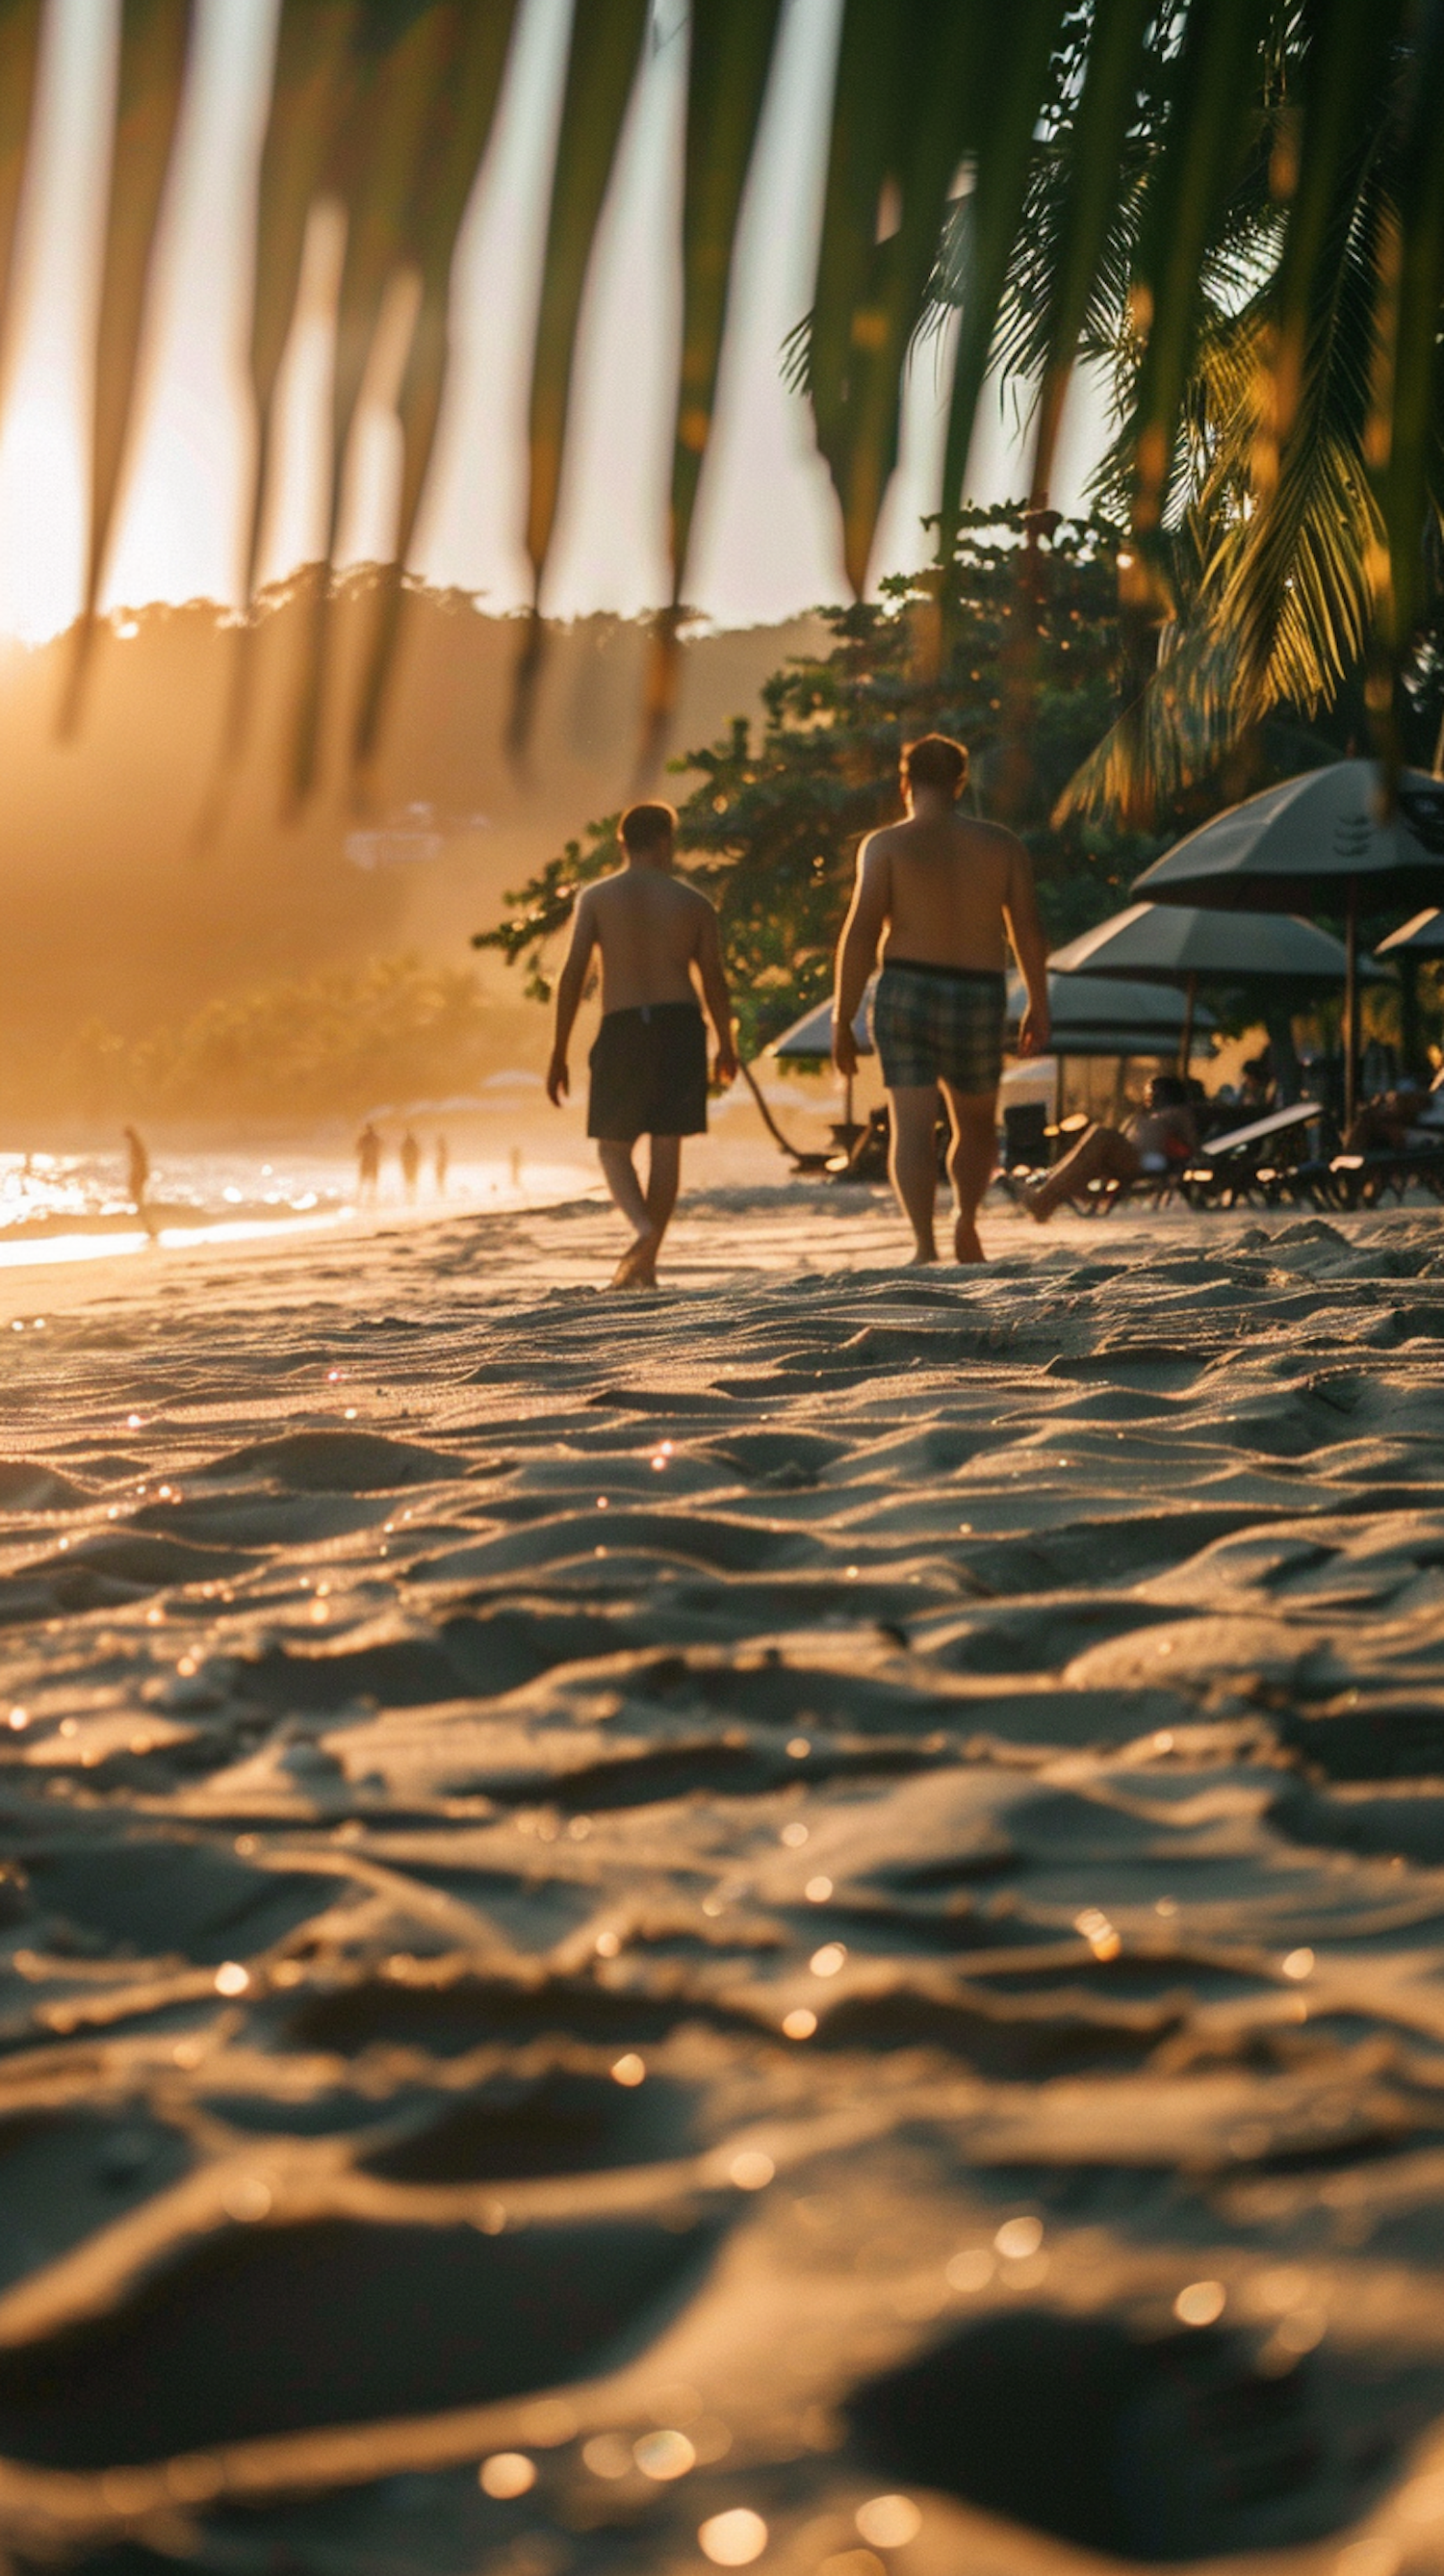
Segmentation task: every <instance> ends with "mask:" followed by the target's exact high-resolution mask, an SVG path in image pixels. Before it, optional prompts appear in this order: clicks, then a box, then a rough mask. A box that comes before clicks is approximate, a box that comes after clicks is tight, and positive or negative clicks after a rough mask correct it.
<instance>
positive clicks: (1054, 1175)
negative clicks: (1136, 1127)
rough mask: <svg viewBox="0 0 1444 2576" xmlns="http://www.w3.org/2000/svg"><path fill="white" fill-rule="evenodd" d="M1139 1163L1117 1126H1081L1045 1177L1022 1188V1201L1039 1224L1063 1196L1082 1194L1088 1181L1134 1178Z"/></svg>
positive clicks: (1071, 1197)
mask: <svg viewBox="0 0 1444 2576" xmlns="http://www.w3.org/2000/svg"><path fill="white" fill-rule="evenodd" d="M1142 1169H1143V1166H1142V1164H1141V1163H1140V1161H1139V1159H1138V1148H1137V1146H1136V1145H1135V1144H1134V1143H1133V1142H1132V1140H1131V1138H1129V1137H1127V1136H1125V1135H1123V1134H1122V1133H1121V1131H1120V1130H1119V1129H1118V1128H1117V1127H1104V1126H1101V1125H1100V1126H1097V1127H1085V1129H1084V1131H1083V1133H1082V1135H1081V1136H1080V1137H1079V1139H1078V1142H1077V1144H1076V1145H1075V1146H1074V1147H1073V1150H1072V1152H1071V1153H1070V1154H1065V1155H1064V1157H1063V1160H1062V1162H1061V1163H1055V1164H1054V1166H1053V1169H1052V1170H1051V1172H1050V1173H1049V1174H1048V1177H1047V1179H1046V1180H1043V1181H1035V1182H1034V1184H1033V1186H1032V1188H1031V1189H1028V1190H1025V1191H1024V1192H1023V1205H1024V1207H1025V1208H1026V1209H1027V1211H1028V1214H1029V1215H1030V1216H1035V1217H1036V1218H1037V1220H1038V1223H1039V1224H1040V1225H1046V1223H1047V1221H1048V1219H1049V1217H1050V1216H1051V1215H1052V1213H1053V1210H1054V1209H1055V1208H1057V1207H1061V1206H1062V1205H1063V1202H1064V1200H1065V1199H1074V1198H1080V1199H1081V1198H1082V1197H1083V1196H1084V1195H1085V1193H1086V1191H1087V1188H1088V1184H1089V1182H1090V1181H1095V1180H1103V1181H1122V1182H1128V1181H1136V1180H1137V1178H1138V1175H1139V1173H1140V1172H1141V1171H1142Z"/></svg>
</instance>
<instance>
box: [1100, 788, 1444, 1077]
mask: <svg viewBox="0 0 1444 2576" xmlns="http://www.w3.org/2000/svg"><path fill="white" fill-rule="evenodd" d="M1380 796H1381V779H1380V772H1379V770H1378V767H1377V765H1376V764H1375V763H1374V762H1373V761H1371V760H1339V761H1334V762H1333V763H1332V764H1331V765H1330V766H1329V767H1328V768H1326V769H1310V770H1306V771H1305V772H1304V773H1303V775H1302V776H1301V777H1298V778H1286V779H1284V780H1283V782H1282V784H1281V785H1279V786H1277V787H1266V788H1264V789H1263V791H1262V793H1261V794H1260V795H1257V796H1249V797H1247V798H1246V799H1245V800H1244V802H1243V804H1241V805H1231V806H1230V807H1229V808H1228V809H1227V811H1226V812H1225V813H1222V814H1216V815H1215V816H1214V818H1213V821H1212V822H1211V823H1205V824H1204V825H1203V826H1202V828H1201V829H1200V830H1199V831H1197V832H1190V833H1189V835H1188V837H1187V838H1186V839H1185V840H1182V841H1180V842H1179V843H1178V845H1177V847H1176V849H1172V850H1168V851H1166V852H1165V854H1164V856H1163V857H1162V858H1161V859H1155V860H1154V863H1153V865H1152V867H1151V868H1145V870H1144V872H1143V874H1142V876H1141V877H1140V878H1139V880H1138V883H1137V885H1136V886H1135V887H1134V889H1133V891H1134V893H1135V895H1138V896H1142V897H1151V898H1153V899H1154V900H1156V901H1157V902H1159V903H1169V904H1173V903H1177V904H1197V905H1200V906H1202V907H1205V908H1206V909H1208V910H1210V911H1213V910H1219V911H1223V912H1254V913H1259V912H1288V911H1293V910H1295V909H1297V908H1301V909H1303V910H1304V911H1306V912H1332V911H1335V910H1340V911H1342V912H1343V914H1344V917H1345V922H1346V925H1347V927H1346V935H1345V941H1344V948H1345V974H1344V1075H1345V1080H1344V1102H1345V1115H1346V1117H1349V1118H1352V1116H1353V1114H1354V1105H1355V1101H1356V1099H1357V1095H1358V1083H1359V964H1358V961H1359V914H1360V912H1361V911H1370V912H1376V911H1378V910H1379V909H1380V908H1381V907H1382V906H1383V905H1386V904H1391V903H1397V902H1399V901H1401V900H1404V899H1407V897H1408V896H1409V895H1411V894H1412V895H1414V896H1415V897H1416V898H1419V899H1425V898H1427V897H1428V896H1430V895H1437V896H1439V897H1440V898H1441V899H1444V781H1441V780H1439V779H1437V778H1429V777H1426V776H1425V775H1424V773H1423V772H1422V771H1421V770H1413V769H1406V770H1405V771H1404V772H1403V773H1402V775H1401V777H1400V779H1399V782H1398V791H1397V803H1396V806H1395V810H1394V811H1393V813H1392V814H1390V815H1389V816H1388V817H1387V818H1386V819H1382V818H1381V815H1380V810H1379V808H1380Z"/></svg>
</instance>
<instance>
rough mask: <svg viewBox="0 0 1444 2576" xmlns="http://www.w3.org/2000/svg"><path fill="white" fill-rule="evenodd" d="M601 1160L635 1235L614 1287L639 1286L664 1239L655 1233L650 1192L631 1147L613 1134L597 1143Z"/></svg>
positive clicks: (617, 1203)
mask: <svg viewBox="0 0 1444 2576" xmlns="http://www.w3.org/2000/svg"><path fill="white" fill-rule="evenodd" d="M597 1160H598V1162H599V1163H600V1164H601V1167H602V1178H603V1180H604V1181H605V1182H606V1185H607V1187H608V1189H609V1190H610V1191H611V1194H612V1199H613V1203H614V1204H615V1206H616V1207H618V1208H619V1209H620V1210H621V1213H622V1215H623V1216H624V1217H625V1218H626V1220H627V1223H628V1225H629V1226H630V1227H631V1229H632V1235H633V1240H632V1242H631V1243H630V1244H629V1245H628V1247H627V1249H626V1251H625V1252H624V1253H623V1255H622V1258H621V1260H620V1261H619V1262H618V1264H617V1267H616V1269H615V1270H614V1271H613V1273H612V1286H613V1287H614V1288H631V1287H635V1286H636V1284H637V1280H638V1274H639V1270H640V1271H641V1272H643V1273H645V1270H646V1268H647V1265H648V1263H649V1262H650V1263H655V1261H656V1258H657V1244H658V1242H659V1241H660V1240H661V1238H660V1236H656V1237H654V1235H653V1230H652V1217H651V1211H650V1209H649V1208H648V1205H647V1197H646V1192H645V1191H644V1190H643V1188H642V1184H641V1182H640V1180H639V1179H638V1177H637V1167H636V1165H635V1163H634V1162H633V1160H632V1148H631V1146H630V1145H622V1144H618V1143H616V1142H614V1141H613V1139H612V1138H611V1137H609V1136H604V1137H601V1138H600V1139H599V1140H598V1144H597Z"/></svg>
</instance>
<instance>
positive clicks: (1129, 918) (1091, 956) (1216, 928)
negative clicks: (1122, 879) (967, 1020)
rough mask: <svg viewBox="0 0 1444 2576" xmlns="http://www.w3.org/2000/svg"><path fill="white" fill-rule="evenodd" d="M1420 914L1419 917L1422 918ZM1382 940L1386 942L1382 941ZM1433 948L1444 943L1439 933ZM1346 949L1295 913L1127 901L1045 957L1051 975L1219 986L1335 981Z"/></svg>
mask: <svg viewBox="0 0 1444 2576" xmlns="http://www.w3.org/2000/svg"><path fill="white" fill-rule="evenodd" d="M1421 917H1422V916H1421ZM1386 944H1389V943H1386ZM1439 945H1440V946H1441V947H1444V936H1441V938H1440V941H1439ZM1347 963H1348V952H1347V950H1346V949H1345V947H1344V943H1343V941H1342V939H1335V938H1334V937H1333V936H1332V934H1331V933H1330V932H1329V931H1327V930H1317V929H1315V927H1314V924H1313V923H1312V922H1311V921H1300V919H1299V917H1298V915H1297V913H1290V912H1264V913H1250V914H1249V916H1248V918H1247V919H1246V920H1245V919H1244V918H1243V917H1242V916H1241V915H1239V914H1238V913H1232V912H1206V911H1204V910H1203V909H1201V907H1200V906H1199V905H1197V904H1182V903H1134V904H1130V905H1129V907H1128V910H1127V911H1126V912H1115V913H1114V914H1113V916H1112V918H1111V920H1108V921H1101V922H1100V923H1099V924H1098V927H1097V929H1096V930H1085V931H1084V933H1083V936H1082V938H1081V939H1070V940H1069V942H1068V945H1067V947H1066V948H1055V949H1054V951H1053V954H1052V956H1051V957H1050V958H1049V960H1048V964H1049V967H1050V969H1051V971H1052V972H1053V973H1054V974H1055V975H1092V976H1097V975H1119V976H1131V977H1137V978H1140V979H1141V980H1142V981H1143V982H1144V983H1148V984H1158V983H1179V984H1182V985H1184V986H1185V987H1186V986H1187V985H1188V984H1189V983H1190V982H1191V981H1193V980H1194V979H1198V980H1199V981H1208V982H1211V983H1219V984H1247V983H1255V982H1263V983H1274V982H1277V981H1281V980H1282V979H1283V978H1284V977H1288V978H1289V979H1290V980H1291V981H1292V982H1294V983H1296V984H1324V985H1333V984H1342V982H1343V980H1344V971H1345V968H1346V966H1347ZM1359 971H1360V973H1361V974H1362V975H1364V976H1366V977H1368V978H1370V979H1372V980H1375V981H1382V980H1383V979H1384V976H1385V969H1384V968H1383V967H1381V966H1376V965H1375V964H1374V963H1373V961H1372V959H1370V958H1367V957H1366V958H1361V959H1360V961H1359Z"/></svg>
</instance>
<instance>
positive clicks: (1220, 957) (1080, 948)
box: [1048, 903, 1387, 1070]
mask: <svg viewBox="0 0 1444 2576" xmlns="http://www.w3.org/2000/svg"><path fill="white" fill-rule="evenodd" d="M1048 966H1049V970H1050V972H1051V973H1053V974H1056V975H1088V976H1102V975H1109V976H1115V977H1122V978H1130V977H1131V978H1134V979H1137V980H1139V981H1141V982H1144V983H1150V984H1156V983H1161V982H1168V983H1171V984H1176V985H1178V986H1180V987H1181V989H1182V991H1183V993H1184V995H1185V998H1186V1004H1187V1007H1186V1010H1185V1013H1184V1023H1183V1039H1182V1043H1181V1045H1180V1049H1179V1064H1180V1070H1182V1069H1183V1067H1185V1066H1186V1065H1187V1062H1188V1057H1189V1054H1190V1053H1191V1051H1192V1037H1193V1023H1194V1016H1195V1013H1196V1010H1197V1005H1198V988H1199V985H1200V984H1201V983H1205V982H1207V983H1219V984H1253V983H1258V984H1275V983H1279V982H1282V981H1283V980H1284V979H1285V978H1286V979H1287V980H1288V981H1289V982H1291V983H1294V984H1315V985H1319V986H1324V987H1328V986H1332V985H1335V984H1342V983H1344V982H1345V981H1346V979H1347V975H1348V951H1347V949H1346V948H1345V946H1344V943H1343V941H1342V940H1341V939H1335V938H1334V937H1333V936H1332V934H1331V933H1330V932H1329V931H1327V930H1319V929H1317V928H1316V927H1315V925H1314V923H1313V922H1311V921H1300V919H1299V917H1298V915H1297V913H1290V912H1264V913H1258V912H1255V913H1249V914H1247V915H1244V914H1241V913H1236V912H1206V911H1204V910H1203V909H1202V908H1201V907H1200V906H1199V905H1197V904H1182V903H1133V904H1130V905H1129V906H1128V909H1127V911H1126V912H1115V913H1114V914H1113V915H1112V917H1111V918H1110V919H1109V920H1107V921H1100V922H1099V923H1098V925H1097V928H1096V929H1093V930H1085V931H1084V933H1083V935H1082V937H1081V938H1080V939H1070V940H1069V942H1068V945H1067V946H1066V948H1055V949H1054V951H1053V954H1052V956H1051V957H1050V958H1049V960H1048ZM1359 972H1360V975H1361V976H1362V977H1363V978H1364V979H1365V981H1367V982H1383V981H1385V980H1386V978H1387V969H1386V968H1384V967H1381V966H1376V965H1375V964H1374V962H1373V960H1372V958H1368V957H1365V958H1361V959H1360V961H1359Z"/></svg>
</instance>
